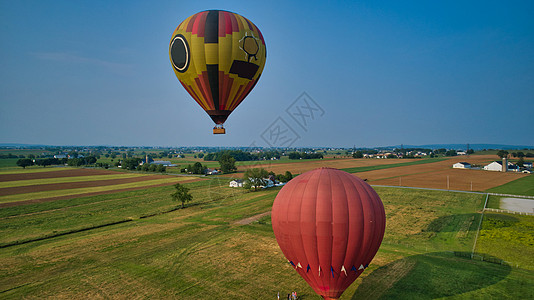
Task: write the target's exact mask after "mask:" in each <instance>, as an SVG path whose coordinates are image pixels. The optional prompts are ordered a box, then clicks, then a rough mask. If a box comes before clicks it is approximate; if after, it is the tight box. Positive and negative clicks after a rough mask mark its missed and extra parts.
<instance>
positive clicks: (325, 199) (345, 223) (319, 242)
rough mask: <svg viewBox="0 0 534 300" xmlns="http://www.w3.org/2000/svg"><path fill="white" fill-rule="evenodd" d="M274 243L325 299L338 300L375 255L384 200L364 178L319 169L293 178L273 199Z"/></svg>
mask: <svg viewBox="0 0 534 300" xmlns="http://www.w3.org/2000/svg"><path fill="white" fill-rule="evenodd" d="M271 219H272V226H273V231H274V234H275V236H276V241H277V242H278V245H279V246H280V248H281V249H282V252H283V253H284V255H285V257H286V258H287V259H288V260H289V262H290V263H291V265H292V266H293V268H294V269H295V270H296V271H297V272H298V273H299V274H300V275H301V276H302V277H303V278H304V279H305V280H306V281H307V282H308V284H309V285H310V286H311V287H312V288H313V289H314V290H315V292H316V293H317V294H319V295H321V296H323V298H325V299H337V298H339V297H340V296H341V294H342V293H343V291H344V290H345V289H346V288H347V287H348V286H349V285H350V284H351V283H352V282H353V281H354V280H355V279H356V278H357V277H358V276H359V275H360V274H361V273H362V272H363V271H364V269H365V268H367V266H368V265H369V263H370V262H371V260H372V259H373V257H374V256H375V254H376V252H377V251H378V248H379V247H380V244H381V242H382V238H383V236H384V229H385V226H386V216H385V213H384V206H383V205H382V201H381V200H380V198H379V197H378V195H377V194H376V192H375V191H374V190H373V188H372V187H371V186H369V185H368V184H367V183H366V182H364V181H363V180H361V179H359V178H357V177H356V176H354V175H351V174H349V173H346V172H343V171H340V170H336V169H331V168H321V169H316V170H313V171H309V172H306V173H304V174H302V175H299V176H297V177H295V178H293V179H292V180H291V181H290V182H288V183H287V184H286V185H285V186H284V187H283V188H282V189H281V190H280V192H279V193H278V195H277V196H276V199H275V200H274V203H273V209H272V215H271Z"/></svg>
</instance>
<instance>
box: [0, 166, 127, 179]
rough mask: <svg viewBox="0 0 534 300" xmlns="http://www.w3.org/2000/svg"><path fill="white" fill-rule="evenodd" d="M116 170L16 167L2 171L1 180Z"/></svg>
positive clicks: (108, 173)
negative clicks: (25, 168)
mask: <svg viewBox="0 0 534 300" xmlns="http://www.w3.org/2000/svg"><path fill="white" fill-rule="evenodd" d="M117 174H120V173H118V172H115V171H108V170H104V169H75V168H39V169H27V170H24V169H16V170H10V171H4V172H1V173H0V182H5V181H16V180H31V179H44V178H58V177H76V176H96V175H117Z"/></svg>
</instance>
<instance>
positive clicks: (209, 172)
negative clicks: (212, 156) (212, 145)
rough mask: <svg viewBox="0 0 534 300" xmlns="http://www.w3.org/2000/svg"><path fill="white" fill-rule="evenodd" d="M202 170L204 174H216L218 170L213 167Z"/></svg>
mask: <svg viewBox="0 0 534 300" xmlns="http://www.w3.org/2000/svg"><path fill="white" fill-rule="evenodd" d="M204 172H206V175H217V174H219V171H218V170H215V169H206V170H205V171H204Z"/></svg>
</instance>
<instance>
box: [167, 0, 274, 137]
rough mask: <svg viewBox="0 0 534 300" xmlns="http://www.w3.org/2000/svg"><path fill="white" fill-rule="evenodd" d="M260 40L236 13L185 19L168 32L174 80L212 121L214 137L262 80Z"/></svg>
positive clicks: (204, 13)
mask: <svg viewBox="0 0 534 300" xmlns="http://www.w3.org/2000/svg"><path fill="white" fill-rule="evenodd" d="M266 55H267V52H266V48H265V41H264V40H263V36H262V34H261V32H260V30H259V29H258V27H256V25H254V23H252V22H251V21H249V20H248V19H246V18H245V17H243V16H240V15H238V14H236V13H232V12H229V11H222V10H207V11H202V12H199V13H196V14H194V15H192V16H190V17H189V18H187V19H185V21H183V22H182V23H180V25H178V27H177V28H176V30H175V31H174V33H173V34H172V38H171V42H170V46H169V56H170V59H171V63H172V67H173V70H174V73H175V74H176V77H178V80H180V83H181V84H182V85H183V87H184V88H185V89H186V90H187V92H188V93H189V94H190V95H191V97H193V99H195V101H196V102H197V103H198V104H199V105H200V106H201V107H202V109H204V110H205V111H206V113H208V115H209V116H210V117H211V119H212V120H213V122H215V128H214V129H213V133H214V134H224V133H225V129H224V127H223V123H224V122H225V121H226V119H227V118H228V116H229V115H230V114H231V113H232V111H233V110H234V109H235V108H236V107H237V106H238V105H239V104H240V103H241V102H242V101H243V99H245V97H246V96H247V95H248V94H249V93H250V91H251V90H252V89H253V88H254V86H255V85H256V83H257V82H258V80H259V79H260V75H261V72H262V71H263V67H264V66H265V59H266Z"/></svg>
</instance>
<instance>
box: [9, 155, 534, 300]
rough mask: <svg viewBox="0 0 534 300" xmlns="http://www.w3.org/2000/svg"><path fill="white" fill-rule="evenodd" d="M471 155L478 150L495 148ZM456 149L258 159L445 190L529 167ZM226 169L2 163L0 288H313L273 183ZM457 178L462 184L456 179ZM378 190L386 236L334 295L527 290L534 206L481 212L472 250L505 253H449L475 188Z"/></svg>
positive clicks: (73, 294)
mask: <svg viewBox="0 0 534 300" xmlns="http://www.w3.org/2000/svg"><path fill="white" fill-rule="evenodd" d="M470 159H471V160H472V161H473V163H474V162H475V161H476V162H479V163H482V162H486V161H491V160H493V159H494V156H472V157H471V158H470ZM457 160H459V158H452V159H446V160H444V159H442V158H440V159H429V160H421V159H418V160H417V159H414V160H407V159H406V160H385V159H384V160H370V159H352V158H351V159H324V160H315V161H294V162H292V163H288V162H284V161H279V162H277V163H272V164H271V163H270V162H264V165H263V166H264V167H266V168H267V169H269V170H276V171H277V172H284V171H286V170H291V171H292V172H294V173H298V172H304V171H306V170H308V169H313V168H315V167H321V166H330V167H337V168H343V169H345V170H347V171H349V172H353V173H354V174H355V175H357V176H360V177H362V178H366V179H367V180H368V182H369V183H370V184H375V185H390V186H394V185H398V181H399V178H402V185H403V186H405V185H412V186H422V187H438V188H444V187H443V185H444V183H443V177H444V176H445V177H446V176H449V180H450V189H451V190H452V189H458V190H467V191H469V190H470V185H469V184H465V182H468V181H473V182H474V183H473V186H474V187H476V189H480V190H484V189H486V188H495V189H498V187H499V186H502V187H506V186H508V188H506V189H507V191H511V190H513V189H519V190H520V191H522V190H521V188H523V189H525V185H526V186H528V185H529V182H530V180H531V178H532V176H528V175H523V174H508V173H499V172H484V171H480V170H454V169H451V167H450V166H451V165H452V163H454V162H455V161H457ZM250 163H252V162H250ZM247 167H250V164H247ZM245 168H246V167H245V166H239V167H238V169H239V170H240V171H243V170H244V169H245ZM236 175H237V176H240V174H239V173H238V174H231V176H233V177H235V176H236ZM418 176H421V177H418ZM416 179H417V180H416ZM229 180H230V178H229V177H225V176H213V177H203V178H199V177H190V176H189V177H188V176H175V175H161V174H156V175H154V174H147V173H137V172H116V171H110V170H103V169H75V168H29V169H27V170H22V169H4V170H3V171H2V172H0V195H1V196H0V265H2V267H1V268H0V297H1V298H3V299H18V298H97V299H100V298H178V299H235V298H240V297H242V296H243V295H244V294H246V295H247V297H248V298H251V299H269V298H274V297H275V296H276V293H277V292H280V294H281V295H282V296H284V295H285V294H287V293H289V292H290V291H293V290H296V291H298V292H299V296H300V297H301V299H319V298H318V297H317V296H316V295H315V294H314V293H313V291H312V290H311V288H309V287H308V286H307V285H306V283H305V282H304V280H302V279H301V278H300V277H299V276H298V274H297V273H296V272H294V271H293V270H291V265H289V264H288V263H287V261H286V260H285V258H284V256H283V254H282V252H281V251H280V249H279V248H278V246H277V244H276V240H275V238H274V234H273V232H272V229H271V223H270V217H269V215H268V213H269V211H270V208H271V206H272V203H273V200H274V198H275V196H276V194H277V192H278V188H274V189H267V190H261V191H258V192H247V191H245V190H243V189H232V188H229V187H228V181H229ZM388 180H391V184H387V183H388V182H389V181H388ZM457 180H463V181H464V184H463V186H459V185H458V186H456V185H455V184H456V183H455V182H456V181H457ZM176 182H180V183H183V184H184V185H186V186H187V187H188V188H190V190H191V193H192V195H193V201H192V202H191V203H189V204H187V206H186V208H185V209H179V203H176V202H173V201H172V200H171V197H170V194H171V193H172V192H173V187H172V186H171V185H172V184H174V183H176ZM507 182H509V183H507ZM394 183H397V184H394ZM506 183H507V184H506ZM503 184H504V185H503ZM510 185H511V186H512V187H511V188H510V187H509V186H510ZM375 190H376V191H377V192H378V194H379V195H380V197H381V198H382V200H383V202H384V206H385V210H386V218H387V221H386V234H385V237H384V241H383V243H382V246H381V248H380V250H379V252H378V254H377V256H376V257H375V259H374V260H373V262H372V264H371V265H370V267H369V268H368V269H367V270H366V271H365V272H364V273H363V274H362V276H361V277H360V278H358V279H357V280H356V281H355V283H354V284H353V285H352V286H351V287H349V289H348V290H347V291H346V292H345V293H344V295H343V296H342V299H379V298H380V299H428V298H440V297H450V298H459V299H461V298H478V299H487V298H512V299H514V298H515V299H517V298H532V297H534V295H533V291H532V290H531V289H530V286H532V284H534V266H532V264H531V262H530V260H529V257H531V256H532V254H533V253H532V249H533V245H532V240H534V227H533V226H532V220H533V217H529V216H509V215H507V214H485V217H484V219H483V220H482V226H481V231H480V236H479V239H478V244H477V247H476V249H475V252H476V253H477V254H480V255H484V257H490V258H494V259H493V260H494V261H506V262H505V263H504V264H494V263H490V262H487V261H481V260H480V259H470V255H467V257H464V256H463V255H456V253H460V254H461V253H468V254H469V253H471V251H472V247H473V244H474V241H475V237H476V232H477V229H478V226H479V224H480V221H481V220H480V217H481V214H480V212H481V209H482V207H483V205H484V200H485V195H484V194H470V193H460V192H452V191H432V190H413V189H404V188H397V187H386V186H375ZM2 191H3V194H1V193H2ZM526 191H527V192H528V188H527V189H526ZM493 198H494V197H493V196H492V197H490V201H491V202H492V203H493V204H492V205H494V206H498V198H497V197H495V199H494V200H492V199H493ZM496 208H498V207H496Z"/></svg>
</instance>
